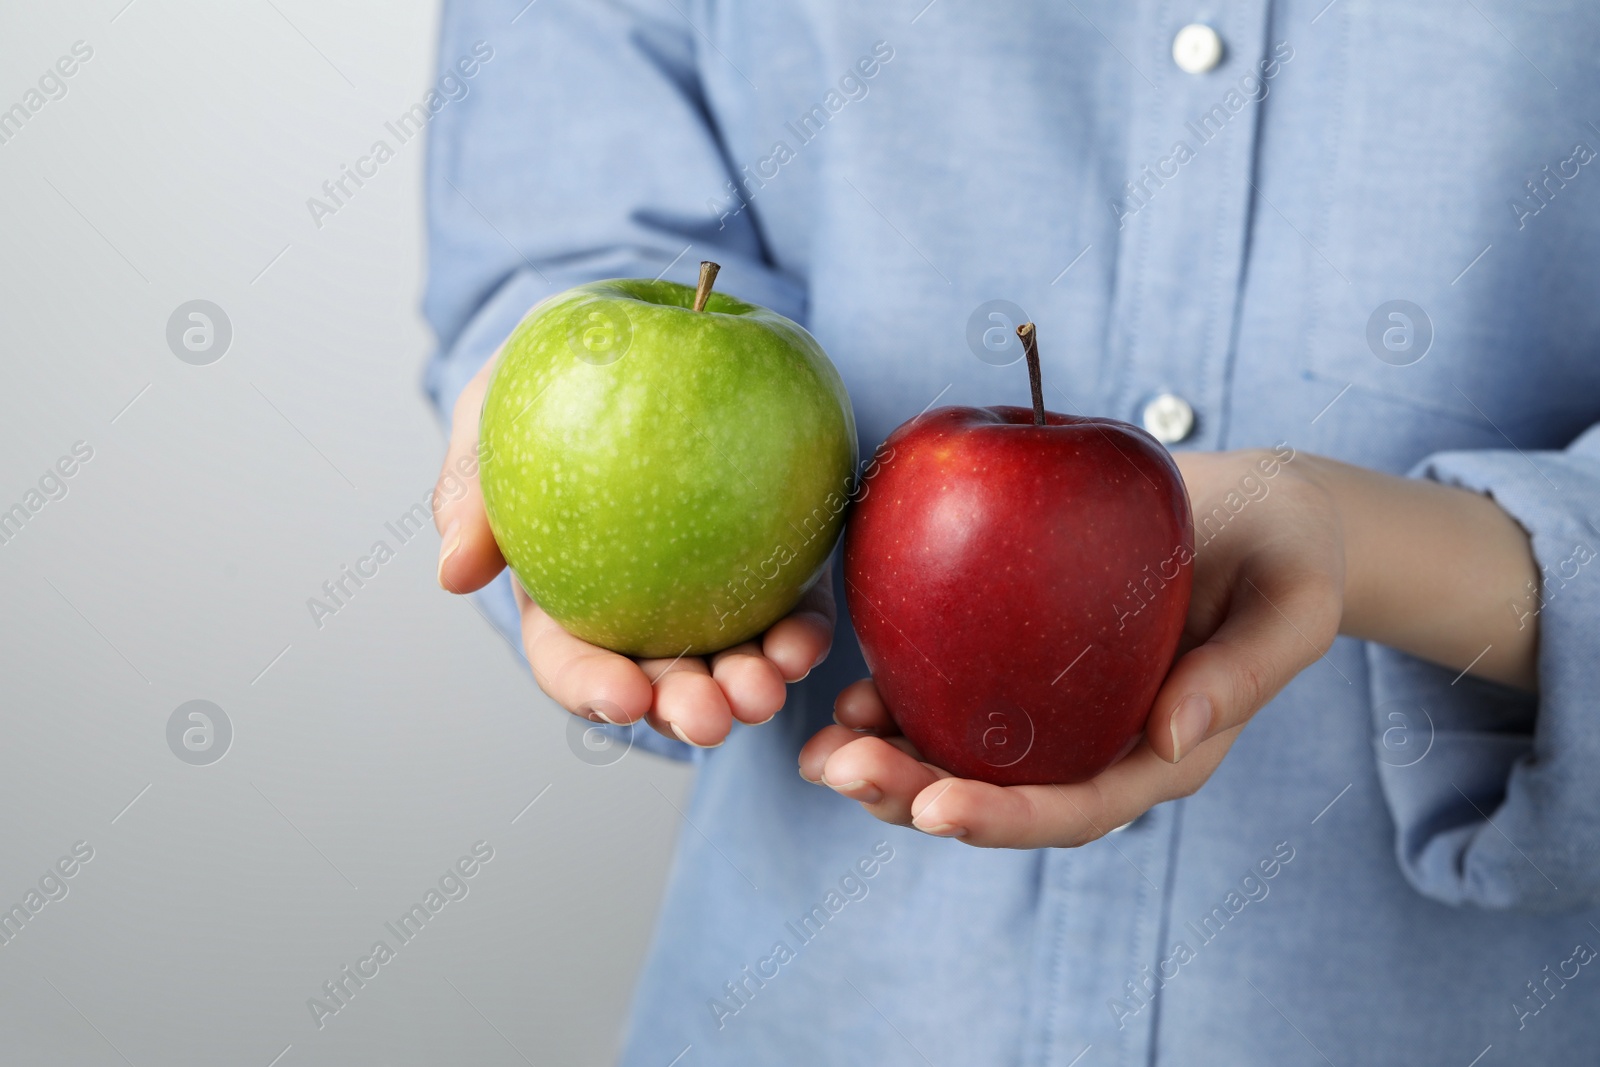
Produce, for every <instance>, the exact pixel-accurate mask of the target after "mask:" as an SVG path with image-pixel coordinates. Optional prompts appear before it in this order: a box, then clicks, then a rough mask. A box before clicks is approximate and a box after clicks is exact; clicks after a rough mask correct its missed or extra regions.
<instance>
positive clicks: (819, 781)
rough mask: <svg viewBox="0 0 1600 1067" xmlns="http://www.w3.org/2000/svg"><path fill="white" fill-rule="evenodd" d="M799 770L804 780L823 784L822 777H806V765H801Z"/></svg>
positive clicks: (813, 783) (814, 783)
mask: <svg viewBox="0 0 1600 1067" xmlns="http://www.w3.org/2000/svg"><path fill="white" fill-rule="evenodd" d="M798 770H799V771H800V777H801V779H803V780H804V781H806V782H809V783H810V784H812V785H821V784H822V779H821V778H807V777H806V769H805V768H804V767H800V768H798Z"/></svg>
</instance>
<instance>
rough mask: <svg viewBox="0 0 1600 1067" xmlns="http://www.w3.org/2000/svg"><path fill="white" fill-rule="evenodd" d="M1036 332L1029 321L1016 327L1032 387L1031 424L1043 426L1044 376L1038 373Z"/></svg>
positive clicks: (1037, 339)
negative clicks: (1026, 361)
mask: <svg viewBox="0 0 1600 1067" xmlns="http://www.w3.org/2000/svg"><path fill="white" fill-rule="evenodd" d="M1036 332H1037V331H1035V330H1034V328H1033V323H1031V322H1025V323H1023V324H1022V325H1021V326H1018V327H1017V336H1018V337H1020V338H1022V354H1023V356H1024V357H1026V358H1027V360H1028V385H1029V386H1030V387H1031V388H1032V389H1033V424H1034V425H1035V426H1043V425H1044V378H1043V377H1042V376H1041V375H1040V373H1039V338H1038V337H1037V336H1036Z"/></svg>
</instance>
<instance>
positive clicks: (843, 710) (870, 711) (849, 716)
mask: <svg viewBox="0 0 1600 1067" xmlns="http://www.w3.org/2000/svg"><path fill="white" fill-rule="evenodd" d="M833 721H834V722H836V723H838V724H839V725H840V726H843V727H845V728H846V729H850V730H855V731H856V732H858V733H875V734H880V735H886V734H898V733H899V732H900V728H899V727H898V726H896V725H895V722H894V719H892V718H890V717H889V707H888V705H887V704H885V703H884V702H883V697H882V696H880V695H879V694H878V687H877V686H876V685H874V684H873V681H872V679H871V678H863V679H861V680H860V681H859V682H853V683H851V684H850V685H848V686H846V687H845V689H844V691H843V692H842V693H840V694H839V695H838V697H836V698H835V699H834V701H833Z"/></svg>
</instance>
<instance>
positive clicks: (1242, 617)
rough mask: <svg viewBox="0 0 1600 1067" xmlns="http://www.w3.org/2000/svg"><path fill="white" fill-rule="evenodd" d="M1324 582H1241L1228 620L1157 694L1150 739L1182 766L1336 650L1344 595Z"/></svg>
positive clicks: (1304, 578)
mask: <svg viewBox="0 0 1600 1067" xmlns="http://www.w3.org/2000/svg"><path fill="white" fill-rule="evenodd" d="M1332 582H1333V579H1332V578H1331V577H1329V576H1326V575H1320V574H1303V575H1297V576H1290V575H1287V574H1280V575H1279V576H1278V577H1277V580H1276V581H1274V580H1270V579H1269V578H1268V577H1267V576H1266V575H1257V576H1255V577H1252V576H1251V574H1250V572H1249V571H1248V570H1245V571H1241V572H1240V575H1239V577H1238V578H1236V579H1235V588H1234V593H1233V597H1232V601H1231V604H1230V605H1229V609H1228V617H1227V618H1226V619H1225V620H1223V623H1222V625H1221V626H1220V627H1219V628H1218V629H1217V632H1216V633H1215V634H1213V635H1212V636H1211V638H1210V639H1209V640H1208V641H1206V642H1205V643H1204V644H1202V645H1200V646H1199V647H1198V648H1195V649H1193V650H1191V651H1189V652H1187V653H1186V654H1184V656H1183V657H1182V658H1181V659H1179V660H1178V662H1177V663H1176V664H1174V665H1173V668H1172V671H1171V673H1169V674H1168V675H1167V679H1166V681H1165V682H1163V683H1162V686H1161V689H1160V691H1159V692H1158V693H1157V694H1156V699H1155V703H1154V705H1152V708H1151V712H1150V720H1149V722H1148V723H1147V724H1146V725H1145V738H1146V740H1147V741H1148V742H1149V744H1150V747H1151V749H1152V750H1154V752H1155V753H1156V754H1157V755H1158V756H1160V757H1161V758H1162V759H1164V760H1167V761H1168V762H1171V763H1176V762H1177V761H1178V760H1180V759H1183V758H1184V757H1185V756H1187V755H1188V754H1189V753H1190V752H1192V751H1194V750H1195V748H1196V746H1197V745H1199V744H1200V743H1201V742H1202V741H1204V740H1206V739H1207V738H1211V737H1215V736H1216V735H1217V734H1219V733H1222V732H1223V731H1226V730H1231V729H1233V728H1235V727H1237V726H1241V725H1243V724H1244V723H1245V722H1248V721H1249V719H1250V717H1251V716H1252V715H1254V714H1255V713H1256V712H1257V711H1258V710H1259V709H1260V708H1261V706H1262V705H1264V704H1265V703H1266V702H1267V701H1269V700H1271V699H1272V698H1273V697H1274V696H1276V695H1277V694H1278V692H1279V690H1281V689H1282V688H1283V687H1284V686H1285V685H1287V684H1288V683H1289V681H1290V679H1292V678H1293V677H1294V676H1295V675H1297V674H1299V673H1300V672H1301V671H1303V670H1305V669H1306V668H1307V667H1309V666H1310V665H1311V664H1312V663H1315V662H1316V661H1317V660H1318V659H1319V658H1321V657H1322V655H1323V654H1324V653H1325V652H1327V650H1328V648H1329V647H1330V646H1332V644H1333V639H1334V637H1335V636H1336V635H1337V634H1338V629H1339V618H1338V614H1339V609H1338V604H1339V594H1338V593H1337V592H1336V591H1335V590H1334V589H1333V588H1332Z"/></svg>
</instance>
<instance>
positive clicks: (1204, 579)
mask: <svg viewBox="0 0 1600 1067" xmlns="http://www.w3.org/2000/svg"><path fill="white" fill-rule="evenodd" d="M1287 454H1288V455H1289V456H1291V457H1293V453H1292V452H1288V453H1287ZM1175 458H1176V460H1177V463H1178V466H1179V468H1180V470H1181V471H1182V473H1183V478H1184V483H1185V484H1186V485H1187V487H1188V490H1189V498H1190V501H1191V503H1192V504H1193V510H1194V514H1195V520H1196V534H1195V549H1196V551H1195V561H1194V568H1195V570H1194V592H1193V594H1192V596H1191V599H1190V605H1189V617H1188V622H1187V624H1186V626H1185V630H1184V636H1183V641H1182V643H1181V645H1180V656H1179V658H1178V660H1177V662H1176V663H1174V665H1173V667H1172V670H1171V671H1170V673H1169V674H1168V675H1167V679H1166V681H1165V683H1164V684H1163V685H1162V687H1161V690H1160V692H1159V693H1158V694H1157V695H1156V699H1155V704H1154V705H1153V707H1152V710H1151V713H1150V719H1149V723H1148V724H1147V726H1146V728H1145V736H1144V739H1143V741H1142V742H1141V743H1140V744H1139V746H1138V747H1137V748H1136V749H1134V751H1133V752H1132V753H1130V754H1129V755H1128V756H1127V757H1125V758H1124V759H1122V760H1120V761H1118V762H1117V763H1116V764H1114V765H1113V766H1111V767H1110V768H1108V769H1107V770H1105V771H1103V772H1102V773H1101V774H1099V775H1098V776H1096V777H1094V778H1092V779H1090V780H1089V781H1087V782H1081V783H1078V784H1076V785H1024V786H997V785H990V784H988V783H986V782H978V781H971V780H967V779H961V778H955V777H953V776H951V775H950V774H948V773H947V772H945V771H943V770H941V769H939V768H938V767H935V766H933V765H932V764H929V763H926V762H924V761H923V760H922V759H921V758H920V756H919V754H918V753H917V751H916V750H915V749H914V748H913V747H912V746H911V744H910V742H908V741H907V740H906V739H905V738H903V737H901V736H900V735H899V731H898V730H896V728H895V726H894V723H893V720H891V719H890V717H889V714H888V711H887V709H886V708H885V707H884V704H883V701H882V700H881V699H880V698H879V696H878V692H877V690H876V688H874V686H873V684H872V682H871V680H870V679H864V680H862V681H860V682H857V683H855V684H854V685H852V686H850V687H849V688H848V689H846V690H845V691H844V692H843V693H841V694H840V695H839V698H838V700H837V702H836V703H835V705H834V708H835V711H834V718H835V721H836V722H837V723H839V725H836V726H830V727H827V728H826V729H824V730H822V731H821V732H819V733H818V734H817V735H816V736H814V737H813V738H812V739H811V740H810V741H809V742H807V744H806V746H805V747H804V748H803V749H802V750H801V752H800V774H801V776H802V777H804V778H806V779H807V780H809V781H813V782H820V783H822V784H824V785H827V786H830V787H831V788H833V789H834V790H836V791H837V792H839V793H841V794H843V795H844V796H847V797H850V798H851V799H853V800H857V801H859V802H860V803H861V804H862V805H863V806H864V807H866V809H867V810H868V811H870V812H871V813H872V814H873V815H875V816H876V817H878V818H879V819H882V820H884V821H885V822H891V823H898V824H902V825H911V826H915V827H916V828H917V829H919V830H922V831H924V832H925V833H929V834H934V835H937V836H941V837H959V838H961V839H962V840H964V841H966V842H967V843H968V844H973V845H982V846H986V847H994V848H1039V847H1046V846H1071V845H1081V844H1085V843H1087V842H1089V841H1092V840H1094V839H1096V838H1098V837H1101V836H1103V835H1104V834H1106V833H1107V832H1109V831H1111V830H1113V829H1115V828H1117V827H1119V826H1122V825H1125V824H1126V823H1129V822H1131V821H1132V820H1134V819H1135V818H1137V817H1138V816H1140V815H1141V814H1143V813H1144V812H1145V811H1147V810H1149V809H1150V808H1152V807H1154V806H1155V805H1157V804H1159V803H1161V802H1162V801H1165V800H1172V799H1174V798H1176V797H1182V796H1188V795H1189V794H1191V793H1193V792H1194V791H1195V790H1197V789H1199V788H1200V786H1201V785H1203V784H1204V783H1205V781H1206V779H1208V778H1209V777H1210V776H1211V774H1212V772H1214V771H1215V770H1216V768H1217V765H1218V764H1219V763H1221V762H1222V758H1223V756H1224V755H1226V754H1227V751H1228V748H1229V746H1231V745H1232V744H1233V741H1234V738H1236V737H1237V736H1238V734H1239V731H1240V730H1241V729H1242V728H1243V727H1244V725H1245V724H1246V723H1247V722H1249V721H1250V718H1251V716H1253V715H1254V714H1255V713H1256V712H1257V711H1258V710H1260V708H1261V707H1262V705H1264V704H1266V703H1267V701H1269V700H1271V699H1272V697H1273V696H1275V695H1276V694H1277V693H1278V691H1279V690H1281V689H1282V688H1283V687H1284V686H1285V685H1287V684H1288V683H1289V681H1290V679H1292V678H1293V677H1294V676H1295V675H1297V674H1299V673H1300V672H1301V671H1303V670H1305V669H1306V668H1307V667H1308V666H1310V665H1311V664H1313V663H1315V662H1316V661H1317V660H1318V659H1319V658H1321V657H1322V656H1323V654H1324V653H1325V652H1326V651H1327V650H1328V648H1329V646H1330V645H1332V643H1333V639H1334V637H1335V636H1336V634H1337V633H1338V631H1339V624H1340V619H1341V617H1342V614H1343V608H1344V588H1345V545H1344V529H1343V523H1342V521H1341V515H1340V511H1339V508H1338V506H1337V502H1336V499H1335V497H1334V495H1333V494H1332V493H1330V492H1329V491H1328V490H1327V489H1326V488H1324V486H1323V485H1322V484H1321V481H1320V480H1319V479H1318V478H1317V477H1316V476H1315V473H1314V472H1313V471H1312V470H1310V469H1308V468H1310V467H1311V464H1307V463H1304V462H1303V461H1302V460H1301V459H1300V458H1290V459H1288V460H1284V459H1283V458H1282V455H1281V454H1277V453H1272V452H1266V451H1244V452H1228V453H1185V454H1182V455H1179V456H1177V457H1175ZM1306 458H1309V457H1306ZM1269 472H1270V473H1269ZM1241 501H1242V502H1243V503H1242V505H1241V504H1240V502H1241ZM1346 681H1348V679H1346Z"/></svg>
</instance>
